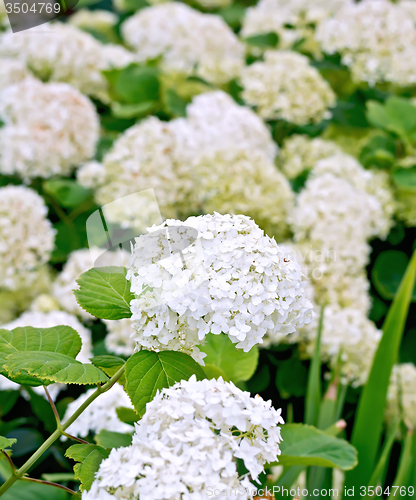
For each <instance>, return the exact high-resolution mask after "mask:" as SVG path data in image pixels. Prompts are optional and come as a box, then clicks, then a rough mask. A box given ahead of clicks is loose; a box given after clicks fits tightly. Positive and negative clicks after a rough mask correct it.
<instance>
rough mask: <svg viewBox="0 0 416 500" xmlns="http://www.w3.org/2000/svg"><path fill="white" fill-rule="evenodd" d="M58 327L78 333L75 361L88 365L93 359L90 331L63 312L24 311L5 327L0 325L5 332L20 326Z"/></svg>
mask: <svg viewBox="0 0 416 500" xmlns="http://www.w3.org/2000/svg"><path fill="white" fill-rule="evenodd" d="M59 325H65V326H70V327H71V328H73V329H74V330H75V331H76V332H78V333H79V336H80V337H81V340H82V348H81V351H80V352H79V354H78V356H77V360H78V361H80V362H81V363H89V362H90V358H92V357H93V353H92V339H91V330H89V329H88V328H86V327H85V326H84V325H83V324H82V323H80V322H79V320H78V319H77V318H76V317H75V316H73V315H72V314H68V313H67V312H65V311H50V312H45V313H41V312H33V311H26V312H24V313H23V314H22V315H21V316H20V317H19V318H17V319H15V320H14V321H12V322H10V323H8V324H6V325H2V327H1V328H4V329H6V330H13V329H14V328H18V327H22V326H33V327H35V328H52V327H54V326H59Z"/></svg>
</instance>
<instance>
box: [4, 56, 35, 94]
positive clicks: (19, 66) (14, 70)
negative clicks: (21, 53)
mask: <svg viewBox="0 0 416 500" xmlns="http://www.w3.org/2000/svg"><path fill="white" fill-rule="evenodd" d="M31 77H33V74H32V73H31V72H30V71H29V70H28V69H27V67H26V65H25V64H24V63H23V62H22V61H19V60H17V59H12V58H9V57H0V90H3V89H5V88H6V87H8V86H9V85H13V84H14V83H18V82H21V81H22V80H25V79H26V78H31Z"/></svg>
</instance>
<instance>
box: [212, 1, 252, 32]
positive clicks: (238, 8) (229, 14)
mask: <svg viewBox="0 0 416 500" xmlns="http://www.w3.org/2000/svg"><path fill="white" fill-rule="evenodd" d="M245 13H246V8H245V7H244V6H243V5H239V4H237V3H233V4H232V5H229V6H228V7H224V8H223V9H221V10H219V11H218V12H217V14H218V15H219V16H221V17H222V18H223V19H224V21H225V22H226V23H227V24H228V26H230V27H231V28H232V29H233V30H237V29H238V28H240V26H241V23H242V22H243V19H244V16H245Z"/></svg>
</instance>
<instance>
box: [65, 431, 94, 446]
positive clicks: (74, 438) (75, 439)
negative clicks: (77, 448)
mask: <svg viewBox="0 0 416 500" xmlns="http://www.w3.org/2000/svg"><path fill="white" fill-rule="evenodd" d="M62 434H63V435H64V436H66V437H67V438H69V439H73V440H74V441H78V442H79V443H82V444H91V443H89V442H88V441H85V440H84V439H81V438H79V437H76V436H73V435H72V434H68V433H67V432H65V431H62Z"/></svg>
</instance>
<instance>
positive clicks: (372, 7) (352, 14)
mask: <svg viewBox="0 0 416 500" xmlns="http://www.w3.org/2000/svg"><path fill="white" fill-rule="evenodd" d="M316 38H317V40H318V41H319V43H320V45H321V48H322V50H323V51H324V52H326V53H328V54H334V53H339V54H340V55H341V57H342V62H343V64H345V65H346V66H348V67H349V68H350V70H351V74H352V77H353V78H354V80H355V81H357V82H368V83H369V84H370V85H374V84H376V83H378V82H392V83H396V84H398V85H401V86H408V85H414V84H415V82H416V62H415V61H416V58H415V46H416V27H415V24H414V21H413V19H412V18H411V16H409V14H408V11H407V10H406V9H404V8H402V7H401V6H400V4H398V5H397V4H394V3H392V2H389V1H388V0H363V1H362V2H359V3H352V2H351V3H350V4H347V5H346V7H345V8H343V9H341V10H340V11H339V12H338V13H337V15H336V16H335V17H334V18H333V19H327V20H324V21H323V22H322V23H321V25H320V26H319V28H318V30H317V33H316Z"/></svg>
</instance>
